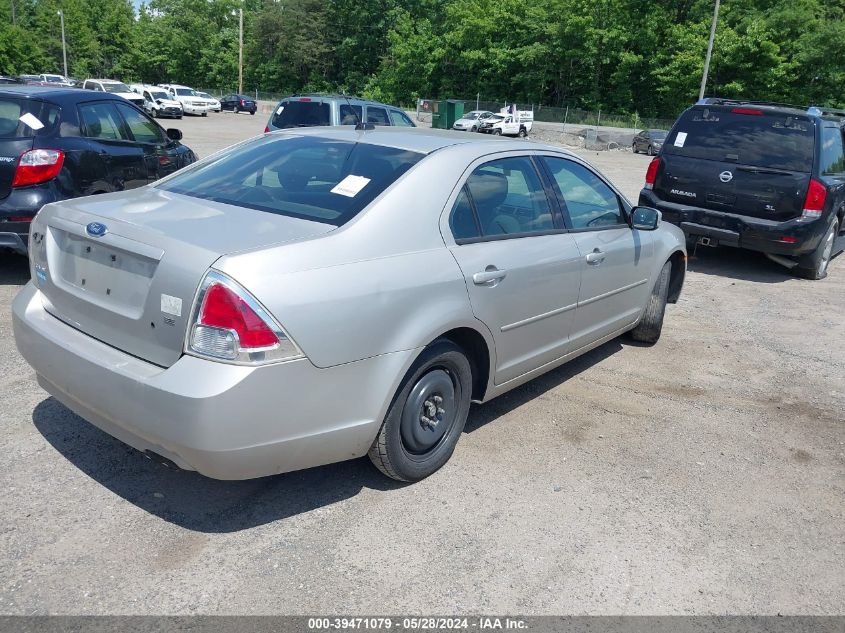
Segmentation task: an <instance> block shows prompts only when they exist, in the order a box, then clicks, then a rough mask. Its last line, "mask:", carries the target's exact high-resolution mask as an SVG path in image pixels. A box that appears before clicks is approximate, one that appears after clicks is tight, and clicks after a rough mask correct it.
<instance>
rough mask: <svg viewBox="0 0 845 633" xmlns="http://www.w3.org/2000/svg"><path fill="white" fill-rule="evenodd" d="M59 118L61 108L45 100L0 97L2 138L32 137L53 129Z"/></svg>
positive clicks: (0, 132) (0, 129) (0, 131)
mask: <svg viewBox="0 0 845 633" xmlns="http://www.w3.org/2000/svg"><path fill="white" fill-rule="evenodd" d="M21 117H23V120H21ZM30 117H34V119H31V118H30ZM58 119H59V109H58V108H57V107H56V106H53V105H50V104H48V103H44V102H43V101H36V100H34V99H12V98H10V97H0V138H32V137H33V136H35V135H36V134H43V133H45V132H49V131H51V130H52V129H53V127H54V126H55V125H56V123H57V122H58ZM27 123H32V124H33V125H34V126H35V127H31V126H30V125H28V124H27ZM39 123H40V125H41V127H39Z"/></svg>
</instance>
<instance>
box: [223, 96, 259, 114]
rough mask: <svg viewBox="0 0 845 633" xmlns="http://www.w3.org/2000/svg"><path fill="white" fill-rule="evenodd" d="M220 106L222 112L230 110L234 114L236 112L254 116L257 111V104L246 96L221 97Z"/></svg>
mask: <svg viewBox="0 0 845 633" xmlns="http://www.w3.org/2000/svg"><path fill="white" fill-rule="evenodd" d="M220 106H221V108H222V109H223V110H231V111H232V112H234V113H235V114H237V113H238V112H249V113H250V114H255V113H256V111H257V110H258V104H257V103H256V102H255V100H253V99H252V98H250V97H248V96H246V95H239V94H228V95H225V96H223V97H221V99H220Z"/></svg>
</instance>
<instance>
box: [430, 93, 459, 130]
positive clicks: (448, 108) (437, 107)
mask: <svg viewBox="0 0 845 633" xmlns="http://www.w3.org/2000/svg"><path fill="white" fill-rule="evenodd" d="M432 106H433V107H432V111H431V127H436V128H439V129H441V130H451V129H452V126H453V125H454V124H455V121H457V120H458V119H460V118H461V117H462V116H464V102H463V101H458V100H456V99H445V100H444V101H435V102H434V103H433V104H432Z"/></svg>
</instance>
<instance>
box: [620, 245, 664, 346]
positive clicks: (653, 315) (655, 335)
mask: <svg viewBox="0 0 845 633" xmlns="http://www.w3.org/2000/svg"><path fill="white" fill-rule="evenodd" d="M671 277H672V262H666V263H665V264H663V268H661V269H660V274H659V275H658V276H657V282H656V283H655V284H654V288H653V289H652V291H651V296H650V297H649V298H648V303H647V304H646V307H645V312H643V318H642V319H640V322H639V323H638V324H637V327H635V328H634V329H633V330H631V332H630V335H631V338H632V339H634V340H635V341H639V342H641V343H648V344H650V345H653V344H654V343H656V342H657V341H658V339H660V332H661V331H662V330H663V316H664V315H665V314H666V298H667V297H668V296H669V280H670V279H671Z"/></svg>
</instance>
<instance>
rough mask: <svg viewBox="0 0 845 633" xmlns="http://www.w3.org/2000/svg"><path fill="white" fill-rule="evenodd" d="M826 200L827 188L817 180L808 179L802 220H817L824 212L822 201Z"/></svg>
mask: <svg viewBox="0 0 845 633" xmlns="http://www.w3.org/2000/svg"><path fill="white" fill-rule="evenodd" d="M826 198H827V188H826V187H825V186H824V185H823V184H822V183H820V182H819V181H818V180H814V179H810V186H809V187H807V197H806V198H804V211H803V212H802V213H801V219H802V220H818V219H819V218H820V217H822V211H824V201H825V199H826Z"/></svg>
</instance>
